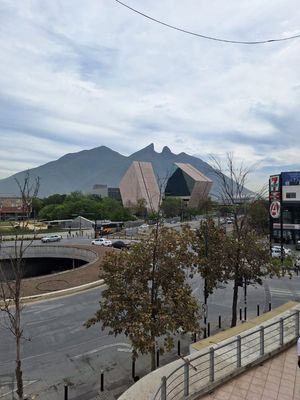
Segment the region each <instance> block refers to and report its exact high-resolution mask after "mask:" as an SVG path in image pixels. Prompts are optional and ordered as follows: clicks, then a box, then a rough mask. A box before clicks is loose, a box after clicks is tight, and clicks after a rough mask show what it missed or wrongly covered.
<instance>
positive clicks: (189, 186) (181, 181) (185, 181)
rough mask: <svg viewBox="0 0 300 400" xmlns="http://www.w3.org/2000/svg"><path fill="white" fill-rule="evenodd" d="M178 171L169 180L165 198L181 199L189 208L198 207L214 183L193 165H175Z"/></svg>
mask: <svg viewBox="0 0 300 400" xmlns="http://www.w3.org/2000/svg"><path fill="white" fill-rule="evenodd" d="M175 165H176V167H177V168H176V170H175V171H174V173H173V174H172V175H171V177H170V178H169V179H168V182H167V185H166V188H165V196H166V197H167V196H172V197H177V198H181V199H182V200H183V201H184V202H185V203H186V204H187V206H188V207H197V206H198V204H199V201H200V200H201V199H204V198H206V197H207V196H208V194H209V191H210V189H211V187H212V184H213V182H212V181H211V180H210V179H209V178H207V177H206V176H205V175H204V174H202V173H201V172H200V171H198V170H197V169H196V168H195V167H193V166H192V165H191V164H185V163H175Z"/></svg>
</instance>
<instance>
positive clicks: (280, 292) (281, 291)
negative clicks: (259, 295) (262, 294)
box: [270, 289, 300, 297]
mask: <svg viewBox="0 0 300 400" xmlns="http://www.w3.org/2000/svg"><path fill="white" fill-rule="evenodd" d="M270 293H271V296H277V297H295V296H300V292H299V291H294V292H291V291H290V290H289V289H286V290H284V289H270Z"/></svg>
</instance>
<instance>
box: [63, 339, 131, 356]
mask: <svg viewBox="0 0 300 400" xmlns="http://www.w3.org/2000/svg"><path fill="white" fill-rule="evenodd" d="M118 346H122V347H126V348H131V345H130V344H128V343H122V342H121V343H112V344H106V345H104V346H101V347H97V348H96V349H93V350H90V351H87V352H86V353H82V354H78V355H76V356H72V357H70V358H72V359H75V360H76V359H77V358H81V357H84V356H88V355H90V354H95V353H98V352H99V351H102V350H106V349H110V348H112V347H118ZM119 351H120V350H119Z"/></svg>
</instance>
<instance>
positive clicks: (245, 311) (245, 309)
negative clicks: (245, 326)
mask: <svg viewBox="0 0 300 400" xmlns="http://www.w3.org/2000/svg"><path fill="white" fill-rule="evenodd" d="M244 320H245V321H247V307H244Z"/></svg>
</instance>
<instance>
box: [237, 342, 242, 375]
mask: <svg viewBox="0 0 300 400" xmlns="http://www.w3.org/2000/svg"><path fill="white" fill-rule="evenodd" d="M236 355H237V360H236V364H237V368H241V366H242V339H241V337H240V335H239V336H237V338H236Z"/></svg>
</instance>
